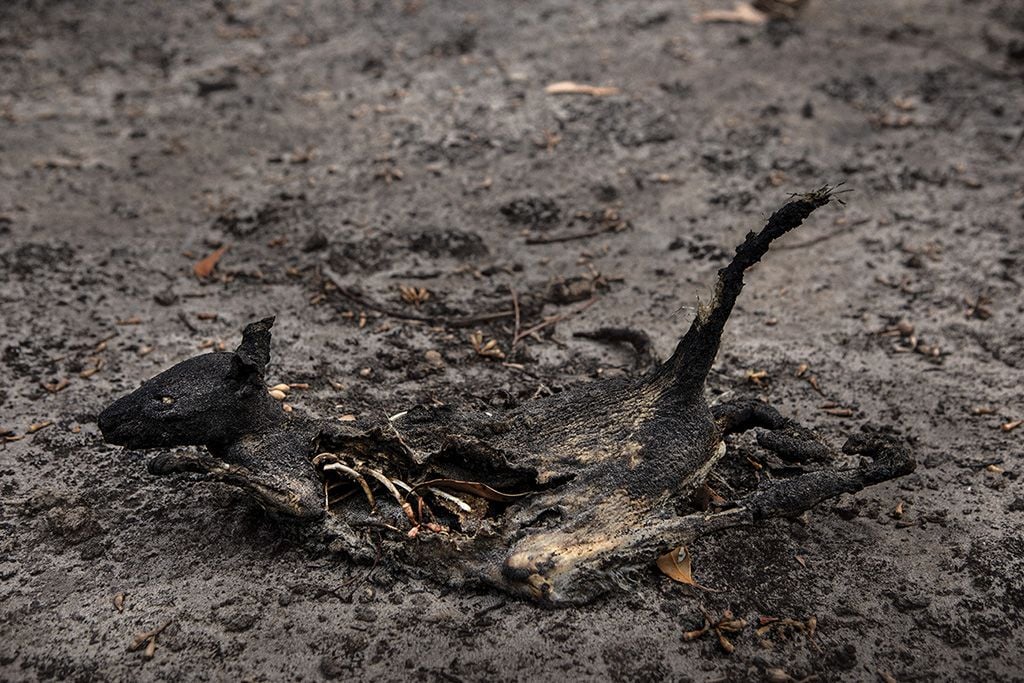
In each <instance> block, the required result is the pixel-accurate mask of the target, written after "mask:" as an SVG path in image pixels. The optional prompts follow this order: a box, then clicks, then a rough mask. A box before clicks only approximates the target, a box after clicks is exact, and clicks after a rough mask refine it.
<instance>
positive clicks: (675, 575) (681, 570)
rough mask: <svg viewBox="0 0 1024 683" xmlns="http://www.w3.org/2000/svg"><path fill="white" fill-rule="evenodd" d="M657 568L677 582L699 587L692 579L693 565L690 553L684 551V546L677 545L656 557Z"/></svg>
mask: <svg viewBox="0 0 1024 683" xmlns="http://www.w3.org/2000/svg"><path fill="white" fill-rule="evenodd" d="M657 564H658V569H660V570H661V573H662V574H664V575H665V576H667V577H668V578H670V579H672V580H673V581H678V582H679V583H685V584H686V585H688V586H697V587H698V588H699V587H700V586H699V585H698V584H697V582H696V581H694V579H693V567H692V559H691V557H690V553H688V552H686V548H684V547H683V546H679V547H678V548H676V549H675V550H672V551H671V552H667V553H665V554H664V555H662V556H661V557H659V558H658V562H657Z"/></svg>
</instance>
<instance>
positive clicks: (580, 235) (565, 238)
mask: <svg viewBox="0 0 1024 683" xmlns="http://www.w3.org/2000/svg"><path fill="white" fill-rule="evenodd" d="M606 232H615V230H614V228H601V229H600V230H591V231H589V232H577V233H570V234H568V235H553V236H551V237H527V238H526V243H527V244H558V243H559V242H572V241H573V240H583V239H586V238H588V237H597V236H598V235H603V234H605V233H606Z"/></svg>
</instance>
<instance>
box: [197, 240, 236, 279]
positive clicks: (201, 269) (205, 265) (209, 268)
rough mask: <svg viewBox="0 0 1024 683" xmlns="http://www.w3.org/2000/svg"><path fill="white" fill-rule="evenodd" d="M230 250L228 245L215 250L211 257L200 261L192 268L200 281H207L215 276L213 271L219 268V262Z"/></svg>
mask: <svg viewBox="0 0 1024 683" xmlns="http://www.w3.org/2000/svg"><path fill="white" fill-rule="evenodd" d="M227 250H228V245H226V244H225V245H222V246H220V247H218V248H217V249H215V250H214V251H213V252H212V253H210V255H209V256H207V257H206V258H204V259H202V260H201V261H198V262H197V263H196V264H195V265H194V266H192V272H193V273H195V276H196V277H197V278H199V279H200V280H205V279H206V278H208V277H210V275H212V274H213V269H214V268H216V267H217V262H218V261H220V258H221V256H223V255H224V252H226V251H227Z"/></svg>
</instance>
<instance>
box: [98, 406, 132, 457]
mask: <svg viewBox="0 0 1024 683" xmlns="http://www.w3.org/2000/svg"><path fill="white" fill-rule="evenodd" d="M126 398H128V397H127V396H123V397H121V398H119V399H118V400H116V401H114V402H113V403H111V404H110V405H109V406H107V408H106V409H105V410H104V411H103V412H102V413H100V417H99V419H98V420H97V424H98V425H99V428H100V432H102V433H103V440H104V441H106V442H107V443H109V444H113V445H115V446H130V445H131V444H129V441H131V440H132V435H133V434H135V433H136V432H137V431H138V426H137V425H135V424H133V420H132V419H131V411H130V410H129V406H128V402H127V401H126V400H125V399H126Z"/></svg>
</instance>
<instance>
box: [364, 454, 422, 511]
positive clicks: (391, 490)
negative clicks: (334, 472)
mask: <svg viewBox="0 0 1024 683" xmlns="http://www.w3.org/2000/svg"><path fill="white" fill-rule="evenodd" d="M360 469H361V470H362V471H363V472H365V473H366V474H368V475H370V476H371V477H373V478H374V479H376V480H377V481H379V482H380V483H381V484H383V486H384V488H386V489H387V490H388V492H389V493H390V494H391V496H392V497H393V498H394V499H395V501H396V502H397V503H398V505H399V506H400V507H401V508H402V512H404V513H405V516H406V517H408V518H409V522H411V523H412V525H413V526H416V525H417V524H419V522H417V521H416V515H414V514H413V512H412V506H411V505H409V503H407V502H405V499H404V498H402V494H401V493H399V492H398V489H396V488H395V485H394V484H392V483H391V480H390V479H388V478H387V477H385V476H384V475H383V474H382V473H380V472H378V471H377V470H374V469H370V468H369V467H362V468H360Z"/></svg>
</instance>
